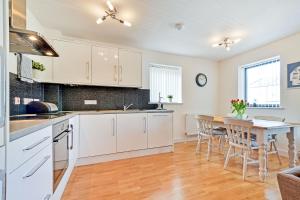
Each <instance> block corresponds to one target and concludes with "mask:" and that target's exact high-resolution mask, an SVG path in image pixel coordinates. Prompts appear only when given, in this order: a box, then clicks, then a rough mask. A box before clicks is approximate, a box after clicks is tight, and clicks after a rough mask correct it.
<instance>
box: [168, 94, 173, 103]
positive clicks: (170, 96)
mask: <svg viewBox="0 0 300 200" xmlns="http://www.w3.org/2000/svg"><path fill="white" fill-rule="evenodd" d="M167 98H168V99H169V103H172V100H173V95H171V94H169V95H168V96H167Z"/></svg>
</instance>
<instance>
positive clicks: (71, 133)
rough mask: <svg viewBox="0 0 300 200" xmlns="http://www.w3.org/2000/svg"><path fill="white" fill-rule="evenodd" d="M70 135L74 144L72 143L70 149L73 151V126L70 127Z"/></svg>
mask: <svg viewBox="0 0 300 200" xmlns="http://www.w3.org/2000/svg"><path fill="white" fill-rule="evenodd" d="M69 134H70V135H71V140H72V143H71V146H70V147H69V149H70V150H72V149H73V146H74V128H73V124H71V125H70V130H69Z"/></svg>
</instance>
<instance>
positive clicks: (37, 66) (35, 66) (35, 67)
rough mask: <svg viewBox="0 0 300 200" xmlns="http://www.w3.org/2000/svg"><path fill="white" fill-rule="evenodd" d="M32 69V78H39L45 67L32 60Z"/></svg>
mask: <svg viewBox="0 0 300 200" xmlns="http://www.w3.org/2000/svg"><path fill="white" fill-rule="evenodd" d="M32 69H33V77H34V78H38V77H41V76H42V75H41V74H40V73H41V72H43V71H45V70H46V68H45V66H44V65H43V64H42V63H39V62H36V61H34V60H33V61H32Z"/></svg>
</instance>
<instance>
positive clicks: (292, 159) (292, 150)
mask: <svg viewBox="0 0 300 200" xmlns="http://www.w3.org/2000/svg"><path fill="white" fill-rule="evenodd" d="M286 136H287V138H288V141H289V145H288V146H289V151H288V153H289V167H290V168H293V167H296V158H297V152H296V145H295V135H294V128H293V127H292V128H290V132H288V133H287V135H286Z"/></svg>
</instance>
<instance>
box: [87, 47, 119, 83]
mask: <svg viewBox="0 0 300 200" xmlns="http://www.w3.org/2000/svg"><path fill="white" fill-rule="evenodd" d="M92 69H93V73H92V83H93V84H96V85H106V86H116V85H118V49H117V48H107V47H97V46H94V47H92Z"/></svg>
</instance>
